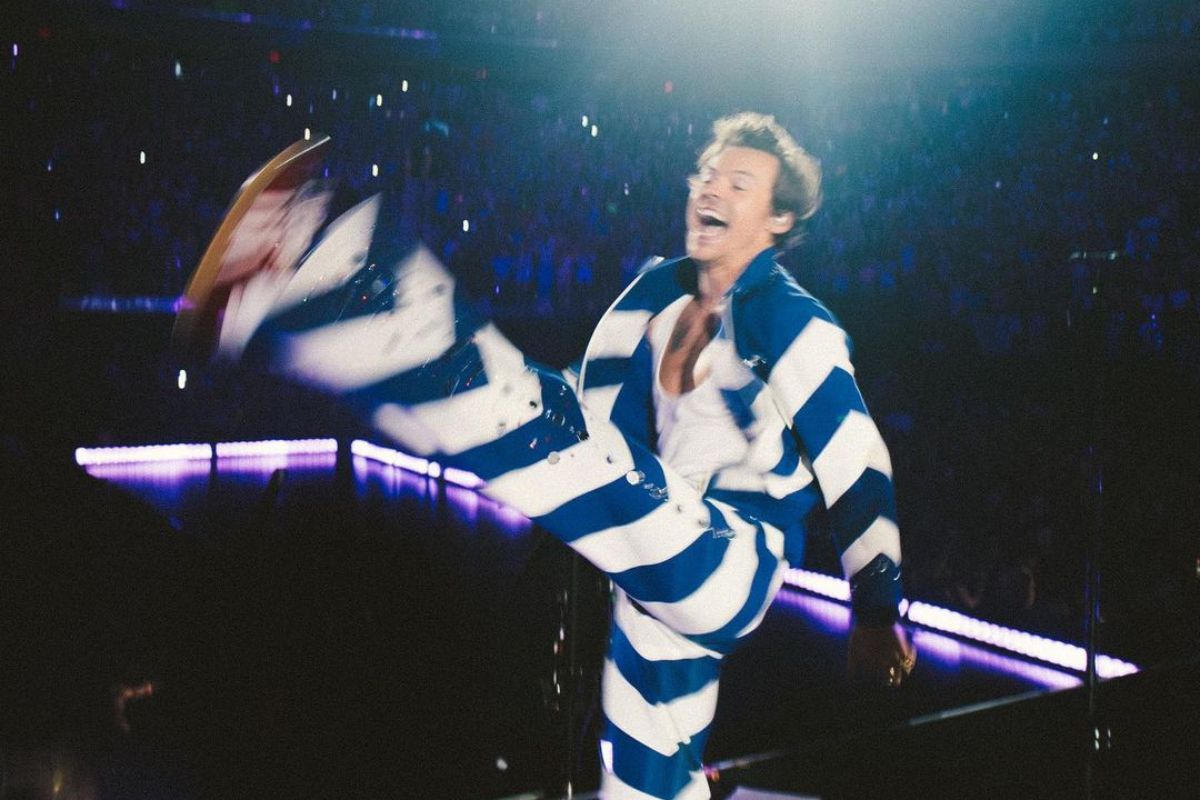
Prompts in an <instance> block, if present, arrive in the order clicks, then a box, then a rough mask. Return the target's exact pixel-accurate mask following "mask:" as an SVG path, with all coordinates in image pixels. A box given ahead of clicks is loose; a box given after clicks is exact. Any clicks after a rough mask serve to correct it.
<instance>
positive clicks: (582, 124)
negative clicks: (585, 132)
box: [579, 114, 588, 128]
mask: <svg viewBox="0 0 1200 800" xmlns="http://www.w3.org/2000/svg"><path fill="white" fill-rule="evenodd" d="M579 122H580V125H581V127H584V128H586V127H587V126H588V117H587V114H584V115H583V118H582V119H581V120H580V121H579Z"/></svg>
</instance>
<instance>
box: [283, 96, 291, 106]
mask: <svg viewBox="0 0 1200 800" xmlns="http://www.w3.org/2000/svg"><path fill="white" fill-rule="evenodd" d="M283 102H284V103H285V104H286V105H287V107H288V108H291V107H292V93H291V92H288V95H287V97H286V98H284V101H283Z"/></svg>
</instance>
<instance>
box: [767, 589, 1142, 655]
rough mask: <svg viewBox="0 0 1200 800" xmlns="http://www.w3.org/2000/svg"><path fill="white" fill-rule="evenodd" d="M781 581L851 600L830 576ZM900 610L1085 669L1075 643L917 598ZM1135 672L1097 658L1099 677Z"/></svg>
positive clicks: (946, 629) (935, 626) (919, 620)
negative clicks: (1012, 626)
mask: <svg viewBox="0 0 1200 800" xmlns="http://www.w3.org/2000/svg"><path fill="white" fill-rule="evenodd" d="M784 582H785V583H787V584H788V585H790V586H795V587H797V588H799V589H804V590H805V591H808V592H812V593H813V594H819V595H822V596H824V597H829V598H832V599H834V600H838V601H841V602H849V600H850V585H849V584H848V583H847V582H846V581H844V580H842V579H841V578H835V577H833V576H832V575H824V574H822V573H819V572H810V571H808V570H803V569H789V570H788V571H787V572H786V573H785V575H784ZM901 613H903V614H906V615H907V617H908V620H909V621H910V622H915V623H916V624H918V625H921V626H922V627H925V628H929V629H930V630H935V631H942V632H943V633H949V634H951V635H954V636H958V637H960V638H963V639H970V640H972V641H976V642H980V643H981V644H986V645H989V646H991V647H995V648H997V649H1000V650H1007V651H1009V652H1011V653H1017V654H1018V655H1022V656H1026V657H1027V658H1033V659H1037V660H1038V661H1043V662H1045V663H1047V664H1054V665H1056V666H1059V667H1065V668H1067V669H1071V670H1075V671H1077V672H1083V671H1084V669H1085V668H1086V663H1087V651H1085V650H1084V649H1083V648H1082V647H1080V646H1079V645H1076V644H1069V643H1067V642H1060V641H1058V640H1057V639H1051V638H1048V637H1046V636H1039V635H1037V634H1034V633H1027V632H1026V631H1020V630H1016V629H1015V628H1006V627H1004V626H1003V625H997V624H996V623H994V622H986V621H984V620H981V619H975V618H974V617H969V616H967V615H966V614H963V613H960V612H958V611H952V610H951V609H948V608H941V607H940V606H935V605H931V604H929V603H923V602H920V601H914V602H912V603H909V604H907V608H904V607H903V606H902V608H901ZM1137 671H1138V667H1137V665H1135V664H1131V663H1129V662H1128V661H1122V660H1121V659H1118V658H1113V657H1112V656H1106V655H1098V656H1097V657H1096V674H1098V675H1099V676H1100V677H1101V678H1116V677H1120V676H1121V675H1129V674H1132V673H1134V672H1137Z"/></svg>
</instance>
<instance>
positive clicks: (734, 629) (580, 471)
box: [248, 269, 783, 798]
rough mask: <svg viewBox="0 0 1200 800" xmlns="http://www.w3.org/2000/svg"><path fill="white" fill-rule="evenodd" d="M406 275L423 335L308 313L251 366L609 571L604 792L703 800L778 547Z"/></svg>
mask: <svg viewBox="0 0 1200 800" xmlns="http://www.w3.org/2000/svg"><path fill="white" fill-rule="evenodd" d="M403 274H404V275H407V276H408V277H407V280H408V281H409V282H410V283H411V284H413V285H414V286H415V287H416V290H419V291H424V292H425V293H426V294H427V296H428V297H427V299H428V300H429V301H430V302H429V306H430V307H433V308H435V310H436V309H440V310H436V313H433V314H427V313H426V314H423V313H417V315H416V318H415V321H414V318H413V316H412V315H411V314H409V315H408V316H405V314H406V313H407V312H402V311H397V310H396V309H394V308H388V309H387V310H386V311H384V312H378V313H372V314H356V313H352V314H347V315H343V316H342V317H341V318H339V320H338V321H337V323H336V324H333V325H327V326H324V327H322V328H320V329H318V330H313V329H312V326H311V325H310V324H309V321H308V320H307V319H306V318H305V316H304V315H308V316H310V317H311V316H313V315H315V316H316V317H318V318H319V317H321V316H322V315H324V314H325V313H326V312H325V311H322V310H320V309H317V310H315V311H314V310H312V309H300V310H299V311H298V312H297V313H296V314H295V315H292V316H290V317H289V316H287V315H283V316H281V317H279V318H277V319H275V320H272V321H270V322H268V324H266V325H265V326H264V327H263V330H262V331H261V333H260V334H259V335H257V336H256V340H252V341H251V343H250V348H249V349H248V354H249V356H250V357H252V358H254V357H258V358H262V359H263V360H265V361H266V362H267V364H268V365H271V366H274V367H275V368H276V369H277V370H279V371H282V372H284V373H285V374H288V375H290V376H292V377H294V378H297V379H299V380H302V381H305V382H307V383H310V384H313V385H317V386H320V387H322V388H324V389H326V390H327V391H330V392H333V393H334V394H336V395H338V396H340V397H341V398H342V399H343V400H344V401H345V402H347V403H348V404H349V405H351V406H352V407H354V408H355V409H357V410H358V412H359V413H360V414H361V415H362V416H363V417H364V418H365V419H367V420H368V421H370V423H371V424H372V425H373V426H374V427H375V428H376V429H377V430H379V431H380V432H381V433H382V434H384V435H385V436H388V437H389V438H391V439H393V440H394V441H396V442H397V443H398V444H400V445H401V446H402V447H404V448H406V449H409V450H412V451H414V452H417V453H420V454H422V455H426V456H429V457H432V458H436V459H437V460H438V461H440V462H441V463H442V464H443V465H444V466H452V467H457V468H460V469H466V470H470V471H472V472H474V473H476V474H477V475H479V476H480V477H481V478H483V479H484V480H485V481H486V487H485V489H484V492H485V493H486V494H488V495H489V496H491V497H493V498H494V499H497V500H500V501H502V502H504V503H507V504H509V505H511V506H512V507H514V508H516V509H517V510H518V511H520V512H522V513H523V514H525V515H526V516H528V517H530V518H531V519H533V520H534V521H535V522H537V523H539V524H540V525H541V526H542V527H544V528H545V529H546V530H548V531H549V532H551V533H552V534H554V535H555V536H556V537H558V538H559V539H561V540H562V541H563V542H565V543H566V544H567V545H569V546H570V547H572V548H574V549H575V550H576V551H578V552H579V553H580V554H582V555H583V556H584V557H585V558H587V559H588V560H589V561H591V562H592V563H594V564H595V565H596V566H597V567H599V568H600V569H601V570H603V571H604V572H606V573H607V574H608V575H609V576H610V577H611V578H612V580H613V582H614V583H615V584H616V585H617V587H619V589H620V591H619V592H618V595H617V601H616V616H615V622H616V624H615V625H614V633H613V636H614V638H613V642H612V646H611V649H610V656H609V659H608V662H607V666H606V672H605V689H604V710H605V715H606V718H607V722H608V726H607V731H608V733H607V734H606V736H607V738H606V741H608V742H609V743H610V745H611V756H612V758H611V763H612V773H611V774H610V775H608V777H607V778H606V792H609V793H610V794H611V795H612V796H616V797H619V796H622V795H624V796H629V797H660V798H673V797H697V796H698V797H702V796H705V795H706V794H707V786H706V783H705V782H704V779H703V774H702V773H701V772H700V758H701V755H702V752H703V745H704V741H705V739H706V737H707V731H708V726H709V724H710V723H711V721H712V712H713V709H714V708H715V702H716V687H717V675H718V669H719V664H720V659H721V656H722V655H723V654H724V653H726V652H728V651H729V650H730V649H732V647H733V646H734V644H735V643H736V642H737V641H738V640H739V639H740V638H741V637H742V636H744V635H746V634H747V633H748V632H749V631H751V630H752V629H753V628H754V627H755V626H756V625H757V624H758V622H759V621H760V620H761V618H762V615H763V614H764V613H765V611H766V608H767V606H768V605H769V603H770V600H771V598H772V597H773V595H774V593H775V591H776V590H777V589H778V587H779V584H780V582H781V581H782V574H783V561H782V555H783V536H782V534H781V533H780V532H779V531H778V530H776V529H774V528H771V527H769V526H766V525H764V524H762V523H760V522H758V521H756V520H754V519H753V518H751V517H748V516H743V515H742V514H740V513H739V512H738V511H737V510H736V509H735V508H733V507H731V506H729V505H726V504H723V503H720V502H717V501H713V500H711V499H708V498H705V497H704V496H702V495H701V494H700V493H699V492H698V491H697V490H696V489H695V487H693V486H692V485H691V484H690V483H689V482H688V481H686V480H684V479H683V478H682V477H680V476H679V475H677V474H676V473H675V472H674V470H672V469H671V468H670V466H669V465H667V464H665V463H664V462H663V461H662V460H661V459H659V458H658V457H657V456H656V455H655V454H653V453H652V452H650V451H649V450H648V449H647V448H646V447H645V446H643V445H641V444H640V443H638V442H636V441H632V440H630V439H628V438H627V437H626V436H625V435H624V434H623V433H622V432H621V431H620V430H619V429H618V428H617V427H616V426H615V425H613V424H612V423H611V422H609V421H608V420H605V419H597V418H593V417H591V416H590V415H589V414H588V413H587V411H586V409H585V408H583V407H582V406H581V405H580V404H579V402H578V400H577V398H576V396H575V394H574V392H573V391H572V390H571V388H570V387H568V386H567V385H566V384H565V383H564V382H563V381H562V379H561V378H560V377H559V376H558V375H557V374H555V373H551V372H547V371H543V370H539V369H536V368H532V367H530V366H529V365H527V364H526V361H525V359H524V356H523V355H522V354H521V353H520V352H519V351H517V350H516V348H514V347H513V346H512V345H511V344H510V343H508V342H507V340H505V339H504V337H503V336H501V335H500V334H499V332H498V331H497V330H496V329H495V328H494V326H491V325H486V324H485V325H464V324H463V322H462V320H461V319H460V318H457V317H455V316H454V315H453V313H452V312H451V310H450V309H452V308H453V305H452V303H450V298H448V297H446V296H445V289H444V288H441V287H442V284H439V283H438V281H437V280H436V279H434V278H433V277H431V276H430V275H429V274H426V273H425V272H423V271H422V270H421V269H417V270H415V271H411V272H408V273H403ZM451 285H452V284H451ZM409 288H410V289H411V288H412V287H409ZM410 294H411V293H410ZM348 302H349V303H350V304H351V306H352V304H353V303H354V302H356V299H355V298H354V297H353V296H351V297H349V298H348ZM439 303H440V304H441V305H440V306H439V305H438V304H439ZM405 308H407V309H409V310H412V309H413V308H416V309H417V311H418V312H421V311H422V309H423V306H422V305H420V304H414V303H412V302H409V303H408V304H407V305H406V306H405ZM414 326H416V328H415V329H414ZM405 337H407V338H405ZM397 339H400V340H402V341H401V343H400V344H399V345H396V344H389V343H392V342H394V341H395V340H397Z"/></svg>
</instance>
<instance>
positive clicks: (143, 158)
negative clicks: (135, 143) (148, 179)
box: [138, 150, 146, 164]
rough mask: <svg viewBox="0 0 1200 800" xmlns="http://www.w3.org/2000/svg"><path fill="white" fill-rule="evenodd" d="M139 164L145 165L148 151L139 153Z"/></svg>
mask: <svg viewBox="0 0 1200 800" xmlns="http://www.w3.org/2000/svg"><path fill="white" fill-rule="evenodd" d="M138 163H139V164H145V163H146V151H145V150H139V151H138Z"/></svg>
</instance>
